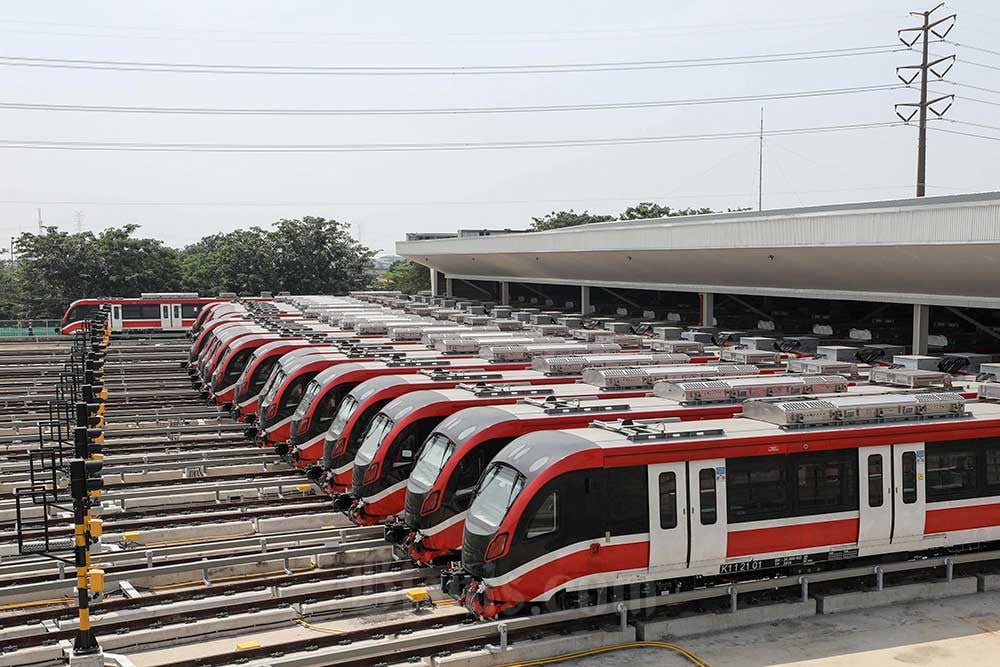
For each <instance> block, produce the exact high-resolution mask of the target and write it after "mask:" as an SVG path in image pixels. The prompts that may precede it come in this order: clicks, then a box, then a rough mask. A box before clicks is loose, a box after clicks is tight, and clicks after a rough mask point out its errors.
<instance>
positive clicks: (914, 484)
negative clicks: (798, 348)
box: [442, 392, 1000, 617]
mask: <svg viewBox="0 0 1000 667" xmlns="http://www.w3.org/2000/svg"><path fill="white" fill-rule="evenodd" d="M998 539H1000V405H996V404H992V403H982V402H979V403H969V404H968V405H967V404H966V401H965V399H963V398H962V396H961V395H960V394H958V393H952V392H940V393H926V392H921V393H917V392H894V393H882V394H867V395H853V396H823V397H816V398H815V399H809V400H806V399H802V398H774V399H755V400H751V401H748V402H747V403H745V405H744V416H743V417H742V418H731V419H718V420H706V421H702V422H698V423H697V424H696V425H693V424H690V423H673V422H666V423H661V424H655V423H654V424H644V425H642V426H641V428H637V427H636V426H635V425H629V424H625V423H607V422H605V423H602V422H595V423H594V424H593V425H592V426H591V427H589V428H582V429H574V430H564V431H547V432H539V433H531V434H528V435H525V436H522V437H520V438H518V439H516V440H514V441H513V442H511V443H510V444H509V445H507V446H506V447H505V448H504V449H503V450H502V451H501V452H500V453H499V454H498V455H497V457H496V458H495V459H494V460H493V462H492V463H491V464H490V466H489V467H488V468H487V469H486V471H485V472H484V473H483V476H482V479H481V481H480V482H479V484H478V487H477V489H476V493H475V497H474V499H473V501H472V504H471V505H470V507H469V510H468V514H467V516H466V520H465V532H464V537H463V542H462V563H461V568H460V569H457V570H451V571H449V572H446V573H445V574H444V575H443V577H442V585H443V587H444V589H445V591H447V592H448V593H450V594H451V595H453V596H455V597H458V598H460V599H461V600H462V601H463V603H464V604H465V605H466V606H467V607H468V608H469V609H471V610H472V611H473V612H475V613H476V614H478V615H480V616H482V617H495V616H496V615H498V614H499V613H501V612H503V611H506V610H512V609H515V608H516V607H518V606H520V605H524V604H527V605H530V606H534V605H537V606H545V605H551V606H555V607H558V606H562V605H565V604H568V603H571V602H574V601H581V600H580V599H582V600H583V601H586V600H587V599H588V598H589V597H590V596H592V595H594V594H595V593H596V592H598V591H600V590H602V589H606V588H609V587H618V586H623V587H624V586H632V587H633V588H637V589H638V593H637V594H639V595H656V594H660V593H662V592H664V591H668V590H672V589H676V588H677V587H685V586H692V585H696V584H697V585H714V584H718V583H722V582H725V581H728V580H732V579H734V578H741V577H760V576H765V575H767V574H769V573H777V572H787V571H791V570H793V569H794V568H797V567H800V566H810V567H818V568H822V567H829V566H834V565H836V564H838V563H844V562H851V561H855V560H856V559H866V558H872V557H886V556H892V557H898V558H905V557H908V556H910V555H913V554H922V553H926V552H932V551H940V550H949V549H960V548H970V547H974V546H976V545H980V544H983V543H988V542H991V541H995V540H998Z"/></svg>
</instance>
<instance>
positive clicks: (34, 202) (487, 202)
mask: <svg viewBox="0 0 1000 667" xmlns="http://www.w3.org/2000/svg"><path fill="white" fill-rule="evenodd" d="M817 164H819V163H817ZM820 166H826V165H822V164H821V165H820ZM912 187H913V183H904V184H897V185H865V186H857V187H849V188H812V189H809V190H797V191H796V192H799V193H803V194H805V193H809V194H816V193H829V192H845V191H854V190H899V189H903V188H907V189H909V188H912ZM927 187H943V186H936V185H935V186H931V185H928V186H927ZM950 189H957V190H961V189H965V190H973V189H975V188H967V187H951V188H950ZM768 192H769V193H770V194H781V195H785V194H793V193H792V192H791V191H788V190H769V191H768ZM751 194H753V191H750V190H748V191H746V192H704V193H689V194H678V193H674V192H667V193H663V194H649V193H646V194H638V195H623V196H620V197H591V196H587V195H582V196H579V197H561V198H558V197H557V198H545V199H470V200H414V201H386V200H378V201H346V200H340V201H330V200H321V201H316V200H301V201H275V202H259V201H258V202H253V201H149V200H147V201H97V200H80V199H68V200H67V199H62V200H45V199H0V204H2V205H31V206H199V207H208V206H219V207H248V208H268V207H290V206H492V205H507V204H512V205H520V204H544V203H561V202H575V201H595V202H597V201H601V202H619V201H657V200H663V199H704V198H706V197H747V196H750V195H751Z"/></svg>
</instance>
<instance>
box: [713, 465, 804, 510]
mask: <svg viewBox="0 0 1000 667" xmlns="http://www.w3.org/2000/svg"><path fill="white" fill-rule="evenodd" d="M788 500H789V499H788V484H787V473H786V461H785V457H783V456H756V457H749V458H741V459H729V460H728V461H727V462H726V505H727V510H728V516H729V523H740V522H744V521H761V520H763V519H777V518H780V517H783V516H789V503H788Z"/></svg>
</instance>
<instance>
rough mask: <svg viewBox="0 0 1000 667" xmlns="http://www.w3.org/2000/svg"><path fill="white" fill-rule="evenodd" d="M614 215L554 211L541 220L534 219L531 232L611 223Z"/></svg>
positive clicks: (571, 210)
mask: <svg viewBox="0 0 1000 667" xmlns="http://www.w3.org/2000/svg"><path fill="white" fill-rule="evenodd" d="M614 219H615V217H614V216H613V215H593V214H591V213H589V212H588V211H584V212H583V213H576V212H575V211H573V209H570V210H568V211H558V212H557V211H552V212H551V213H549V214H548V215H545V216H544V217H541V218H532V220H533V222H532V223H531V230H532V231H535V232H541V231H545V230H547V229H561V228H562V227H575V226H577V225H589V224H590V223H592V222H611V221H612V220H614Z"/></svg>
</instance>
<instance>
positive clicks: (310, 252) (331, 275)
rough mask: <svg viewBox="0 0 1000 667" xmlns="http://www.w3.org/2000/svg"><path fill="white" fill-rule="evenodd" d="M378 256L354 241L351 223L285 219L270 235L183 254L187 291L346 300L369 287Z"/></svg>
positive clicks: (222, 240)
mask: <svg viewBox="0 0 1000 667" xmlns="http://www.w3.org/2000/svg"><path fill="white" fill-rule="evenodd" d="M374 256H375V253H374V251H372V250H370V249H368V248H366V247H365V246H363V245H361V244H360V243H358V242H357V241H355V240H354V239H353V238H352V237H351V235H350V233H349V231H348V225H347V223H344V222H338V221H336V220H327V219H325V218H317V217H311V216H306V217H304V218H302V219H301V220H284V219H283V220H279V221H278V222H276V223H274V225H273V229H271V230H266V229H261V228H260V227H251V228H250V229H238V230H236V231H234V232H230V233H228V234H213V235H211V236H206V237H205V238H203V239H201V240H200V241H198V242H197V243H193V244H191V245H189V246H187V247H186V248H184V250H183V260H182V261H183V265H184V286H185V288H186V289H189V290H192V291H197V292H200V293H202V294H218V293H219V292H236V293H249V294H258V293H260V292H261V291H262V290H271V291H279V290H287V291H289V292H291V293H292V294H344V293H345V292H348V291H349V290H354V289H363V288H365V287H367V286H368V285H369V284H370V282H371V274H370V267H371V263H372V259H373V258H374Z"/></svg>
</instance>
